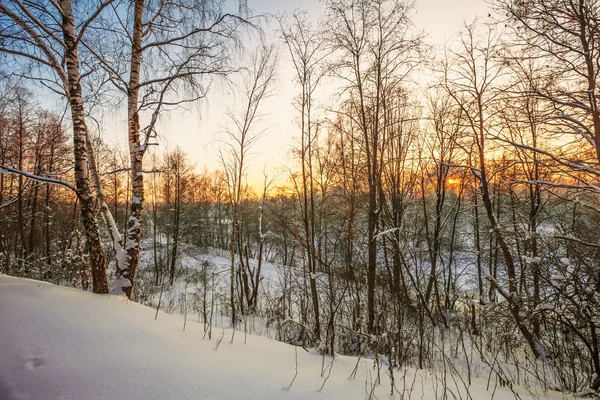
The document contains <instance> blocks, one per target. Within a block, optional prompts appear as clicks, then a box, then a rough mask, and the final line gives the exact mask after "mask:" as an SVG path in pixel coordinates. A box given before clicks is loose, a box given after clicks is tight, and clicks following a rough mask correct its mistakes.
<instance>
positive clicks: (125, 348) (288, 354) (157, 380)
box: [0, 275, 532, 400]
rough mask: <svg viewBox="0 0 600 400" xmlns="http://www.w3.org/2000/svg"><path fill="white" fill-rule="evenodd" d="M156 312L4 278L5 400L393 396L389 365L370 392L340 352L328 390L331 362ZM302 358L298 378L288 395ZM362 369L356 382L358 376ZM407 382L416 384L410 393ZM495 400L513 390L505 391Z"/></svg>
mask: <svg viewBox="0 0 600 400" xmlns="http://www.w3.org/2000/svg"><path fill="white" fill-rule="evenodd" d="M154 315H155V311H154V310H153V309H150V308H147V307H144V306H141V305H139V304H137V303H133V302H130V301H127V300H125V299H123V298H122V297H115V296H112V297H109V296H99V295H94V294H91V293H86V292H82V291H80V290H77V289H71V288H65V287H60V286H54V285H51V284H47V283H43V282H38V281H33V280H25V279H17V278H12V277H8V276H6V275H0V399H1V400H45V399H48V400H59V399H60V400H95V399H102V400H110V399H130V400H134V399H146V400H152V399H156V400H167V399H174V400H185V399H261V400H269V399H349V400H350V399H366V398H369V396H370V394H373V395H374V396H373V397H372V398H379V399H387V398H390V392H391V389H390V384H389V379H388V377H387V375H386V373H387V369H386V368H385V367H384V368H382V369H381V385H379V386H377V387H376V388H375V389H374V391H373V392H372V393H371V389H372V388H373V387H374V382H375V376H376V375H377V371H376V368H375V367H374V363H373V360H364V359H363V360H357V359H356V358H352V357H343V356H336V357H335V360H334V363H333V368H332V370H331V374H330V376H329V379H327V381H326V382H325V385H324V387H323V389H322V390H320V388H321V386H322V385H323V382H324V380H325V378H326V377H327V376H328V373H327V372H326V373H325V374H324V375H323V376H322V374H321V371H322V368H323V365H324V366H325V367H327V366H328V365H330V364H331V358H323V357H321V356H320V355H318V354H315V353H314V352H306V351H305V350H303V349H302V348H295V347H293V346H290V345H287V344H283V343H279V342H276V341H273V340H271V339H267V338H264V337H258V336H252V335H248V336H247V338H246V339H247V341H246V343H244V339H245V338H244V336H245V335H244V333H243V332H239V331H238V332H236V333H235V337H234V341H233V343H231V336H232V331H231V330H227V329H222V328H215V329H214V330H213V338H212V340H208V339H203V331H202V325H201V324H197V323H194V322H192V321H187V325H186V330H185V331H183V330H182V328H183V319H182V318H180V317H176V316H173V315H166V314H163V313H160V314H159V316H158V319H157V320H155V319H154ZM220 338H222V341H221V342H220V344H217V342H218V340H219V339H220ZM296 357H297V370H298V374H297V377H296V379H295V381H294V382H293V384H292V386H291V388H289V389H288V386H289V385H290V382H291V381H292V379H293V378H294V375H295V371H296V362H295V360H296ZM356 365H358V370H357V373H356V378H355V379H350V378H349V377H350V376H351V374H352V371H353V370H354V368H355V366H356ZM403 376H404V379H403ZM395 379H396V385H397V388H398V389H397V391H396V393H395V395H394V398H401V395H402V394H404V397H403V398H406V399H408V398H415V399H421V398H423V399H434V398H440V397H441V396H442V395H443V393H444V388H443V386H442V384H441V379H439V378H434V377H432V376H430V374H428V373H426V372H423V371H414V370H408V371H397V372H396V376H395ZM455 380H458V379H457V378H456V377H455V379H452V378H451V377H448V382H447V385H448V387H449V388H450V390H451V391H452V394H454V395H456V396H458V395H460V397H462V398H467V395H466V388H465V387H463V386H461V384H456V383H453V382H454V381H455ZM403 382H410V383H408V384H407V387H406V388H403ZM409 389H411V391H410V392H409V391H408V390H409ZM459 392H460V393H459ZM409 394H410V397H409ZM452 394H450V392H448V396H449V398H453V397H454V396H453V395H452ZM469 395H470V397H471V398H473V399H489V398H492V396H493V388H490V390H489V391H487V390H486V389H485V384H484V383H477V384H474V385H471V386H470V387H469ZM375 396H376V397H375ZM520 396H521V397H520V398H522V399H524V400H525V399H530V398H532V397H531V396H529V395H527V394H523V393H521V394H520ZM494 398H495V399H510V398H513V394H512V393H511V392H510V391H508V390H505V389H500V388H498V389H497V390H496V391H495V395H494Z"/></svg>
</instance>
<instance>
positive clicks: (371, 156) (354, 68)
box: [326, 0, 421, 333]
mask: <svg viewBox="0 0 600 400" xmlns="http://www.w3.org/2000/svg"><path fill="white" fill-rule="evenodd" d="M409 12H410V6H409V5H408V4H407V3H405V2H402V1H398V0H378V1H374V2H372V1H365V0H344V1H338V0H335V1H329V2H328V3H327V18H326V29H327V36H328V42H329V45H330V46H331V51H332V52H335V54H336V55H338V56H339V61H337V62H334V66H333V67H332V68H334V70H335V71H336V73H337V75H338V76H339V78H340V79H342V81H343V82H345V85H344V93H348V94H349V96H350V102H351V104H352V106H353V110H352V118H354V119H355V120H356V124H357V126H358V127H359V129H360V131H361V134H362V141H363V143H362V148H363V151H364V157H365V160H366V169H367V182H368V188H369V191H368V193H369V194H368V199H369V200H368V207H367V210H368V226H367V238H366V240H367V243H368V245H367V246H368V262H367V270H368V273H367V316H368V325H367V328H368V331H369V333H374V332H375V278H376V275H377V248H378V246H377V238H376V234H377V229H378V221H379V213H380V210H381V205H380V204H379V203H380V201H381V196H380V193H379V188H380V186H381V158H382V156H381V153H382V151H383V146H382V138H381V137H380V132H381V128H382V124H383V123H384V121H383V115H384V110H385V107H384V98H385V96H386V94H387V93H391V92H393V91H394V89H398V88H399V85H401V83H402V82H403V81H404V80H405V78H406V77H407V75H408V74H409V73H410V72H411V71H412V70H413V69H414V68H415V66H416V65H417V63H418V57H417V56H418V53H419V51H418V50H419V49H420V46H421V45H420V38H419V37H418V36H413V35H412V34H411V33H410V19H409Z"/></svg>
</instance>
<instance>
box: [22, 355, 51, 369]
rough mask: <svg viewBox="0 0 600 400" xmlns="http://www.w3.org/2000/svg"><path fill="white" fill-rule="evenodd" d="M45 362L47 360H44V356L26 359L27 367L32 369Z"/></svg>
mask: <svg viewBox="0 0 600 400" xmlns="http://www.w3.org/2000/svg"><path fill="white" fill-rule="evenodd" d="M45 362H46V360H44V357H31V358H28V359H27V360H25V369H27V370H30V371H31V370H33V369H35V368H37V367H40V366H42V365H44V363H45Z"/></svg>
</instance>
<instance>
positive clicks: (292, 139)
mask: <svg viewBox="0 0 600 400" xmlns="http://www.w3.org/2000/svg"><path fill="white" fill-rule="evenodd" d="M248 7H249V8H250V9H251V10H252V11H253V13H254V14H259V13H271V14H274V15H278V14H281V13H285V12H292V11H294V10H307V11H308V12H309V13H310V15H311V17H312V18H313V20H314V21H315V22H316V21H317V20H318V18H319V17H320V15H321V14H322V12H323V10H324V5H323V3H322V2H321V1H319V0H302V1H280V0H248ZM489 9H490V6H489V2H488V1H486V0H452V1H449V0H417V1H416V2H415V7H414V11H413V12H412V21H413V23H414V25H415V31H424V32H425V33H426V34H427V39H426V41H427V43H429V44H433V45H438V46H440V48H441V46H443V44H444V43H445V42H446V41H447V40H449V39H451V38H452V37H454V36H456V34H457V33H458V32H459V30H460V29H461V26H462V25H463V22H464V21H467V22H471V21H472V20H473V19H474V18H475V17H479V18H480V19H481V20H482V21H485V20H486V19H487V18H488V17H487V15H488V12H489ZM276 28H277V22H276V21H274V20H273V21H271V23H270V25H269V26H268V27H267V28H266V32H267V38H268V39H269V40H271V41H275V42H276V45H277V47H278V50H279V64H278V73H277V81H276V83H275V95H274V96H272V97H271V98H269V99H267V100H265V101H264V103H263V107H262V114H263V117H262V122H261V126H263V127H264V129H265V131H264V133H263V134H262V135H261V137H260V139H259V140H258V142H257V143H256V145H255V146H254V147H253V151H252V153H253V154H252V157H251V159H250V160H249V161H248V182H249V183H250V185H252V186H253V187H254V188H255V190H257V191H258V190H262V186H263V179H264V178H263V170H264V171H266V173H267V174H268V176H269V177H274V176H278V177H279V178H278V181H279V182H282V181H284V180H285V179H286V178H287V171H288V166H289V165H292V162H291V161H290V159H289V151H290V149H291V148H292V146H293V145H294V144H295V143H296V140H297V139H296V138H298V136H299V135H298V126H297V124H296V120H297V116H298V114H297V112H296V111H295V110H294V108H293V106H292V101H293V98H294V96H296V95H297V93H298V89H297V86H295V84H294V81H293V80H294V75H293V70H292V68H291V62H290V60H289V54H288V52H287V48H286V47H284V45H283V43H280V42H279V41H278V40H277V39H278V34H277V32H276ZM440 51H441V50H440ZM233 92H234V91H233V90H232V88H231V87H227V86H213V87H212V88H211V92H210V94H209V96H208V99H207V101H204V102H202V103H201V104H199V105H195V106H193V107H192V108H191V109H190V110H188V111H175V112H170V113H169V114H168V115H165V116H164V117H163V122H162V124H161V126H160V128H159V130H160V132H161V135H162V137H161V139H160V140H159V143H160V147H161V149H163V150H164V149H167V148H174V147H175V146H177V145H179V146H180V147H181V148H183V149H184V150H185V151H186V152H187V154H188V156H189V158H190V160H191V162H193V163H195V164H196V169H197V170H199V171H201V170H202V169H203V168H204V166H206V167H207V168H208V169H209V170H214V169H217V168H218V167H219V166H220V161H219V150H225V149H226V148H227V146H225V145H224V144H223V141H224V140H226V139H227V135H226V133H225V132H224V130H225V128H226V124H227V115H226V113H227V109H228V107H231V106H232V105H234V104H235V102H236V98H235V96H234V94H233ZM324 97H328V96H326V95H325V96H324ZM238 100H239V99H238ZM319 100H320V101H323V102H324V103H327V101H330V100H329V99H327V98H325V99H319ZM125 127H126V125H125V116H120V115H117V116H115V117H114V118H113V123H112V127H111V126H110V124H109V128H108V129H107V131H105V132H104V137H105V139H106V140H107V141H109V142H117V143H120V144H122V145H123V146H124V145H125V138H126V136H125Z"/></svg>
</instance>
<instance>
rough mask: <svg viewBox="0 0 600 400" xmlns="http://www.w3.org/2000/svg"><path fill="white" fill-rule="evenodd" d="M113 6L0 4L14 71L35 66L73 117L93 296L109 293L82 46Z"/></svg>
mask: <svg viewBox="0 0 600 400" xmlns="http://www.w3.org/2000/svg"><path fill="white" fill-rule="evenodd" d="M111 3H113V1H112V0H106V1H104V2H89V3H88V2H81V3H76V4H73V3H72V2H71V0H58V1H52V2H49V3H48V4H47V5H46V6H44V7H42V6H40V5H38V4H35V3H30V2H21V1H19V0H15V1H11V2H6V1H4V0H3V1H0V39H1V40H0V52H1V53H3V54H4V55H5V56H6V57H7V58H8V59H9V60H10V62H12V63H14V64H13V65H15V66H16V65H19V66H21V67H24V66H27V65H31V67H32V74H35V75H32V77H35V78H36V79H37V80H38V81H39V82H41V83H42V84H43V85H45V86H47V87H48V88H50V89H51V90H53V91H55V92H56V93H58V94H60V95H63V96H65V97H66V99H67V102H68V104H69V108H70V113H71V122H72V129H73V149H74V179H75V189H76V194H77V197H78V199H79V207H80V212H81V222H82V224H83V227H84V230H85V236H86V241H87V245H88V249H89V254H90V265H91V270H92V290H93V291H94V292H95V293H107V292H108V281H107V277H106V260H105V256H104V252H103V250H102V244H101V241H100V232H99V229H98V224H97V222H96V218H95V213H94V209H93V195H92V193H91V189H90V182H89V170H88V163H87V142H88V127H87V124H86V119H85V118H86V109H85V103H84V93H83V89H82V80H83V78H84V77H85V76H86V74H88V73H89V72H90V71H88V70H83V71H82V65H81V60H80V45H81V42H82V39H83V37H84V36H85V35H86V32H87V30H88V28H89V27H90V25H91V24H92V23H93V22H94V21H95V20H96V19H97V18H98V17H99V15H100V14H101V13H102V11H103V10H104V9H105V8H106V7H108V6H109V5H111Z"/></svg>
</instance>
